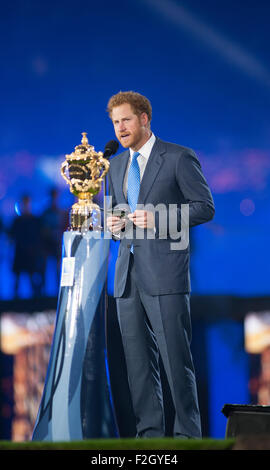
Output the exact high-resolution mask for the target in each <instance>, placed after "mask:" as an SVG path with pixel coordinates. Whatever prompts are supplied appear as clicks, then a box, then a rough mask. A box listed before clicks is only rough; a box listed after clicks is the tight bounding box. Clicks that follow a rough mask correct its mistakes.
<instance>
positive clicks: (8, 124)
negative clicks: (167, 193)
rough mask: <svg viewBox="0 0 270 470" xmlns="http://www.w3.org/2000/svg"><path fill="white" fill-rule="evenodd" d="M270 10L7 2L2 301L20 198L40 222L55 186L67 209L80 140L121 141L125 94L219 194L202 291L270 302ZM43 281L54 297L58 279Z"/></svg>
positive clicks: (205, 236) (199, 245)
mask: <svg viewBox="0 0 270 470" xmlns="http://www.w3.org/2000/svg"><path fill="white" fill-rule="evenodd" d="M269 14H270V5H269V2H268V1H267V0H261V1H259V2H255V1H254V0H245V1H238V2H235V1H232V0H226V1H225V0H220V1H218V2H216V1H214V0H204V1H203V2H201V1H199V0H183V1H180V0H166V1H164V0H125V1H124V0H115V1H114V2H111V1H108V0H99V1H98V2H91V1H89V0H77V1H76V2H74V1H69V0H66V1H63V0H62V1H61V0H53V1H52V0H48V1H46V2H43V1H36V0H25V1H23V0H14V1H13V2H11V3H10V2H2V4H1V15H0V37H1V43H2V44H3V47H2V48H1V126H0V162H1V165H0V217H1V219H2V220H1V229H2V232H1V241H2V243H1V244H0V246H1V248H0V263H1V265H0V279H1V282H0V298H1V299H4V300H6V299H11V298H12V297H13V276H12V272H11V265H12V260H13V253H14V252H13V243H12V241H11V240H10V238H8V236H7V232H8V229H9V227H10V225H11V223H12V221H13V219H14V218H16V217H17V215H18V214H19V213H20V210H21V205H20V201H21V197H22V195H23V194H24V193H29V194H30V196H31V198H32V210H33V212H34V213H35V214H41V213H42V211H43V210H44V209H45V208H46V206H47V204H48V200H49V199H48V198H49V191H50V189H51V188H52V187H56V188H58V190H59V205H60V206H61V207H62V208H63V209H65V210H66V209H67V208H69V207H70V205H71V204H72V202H73V197H72V195H71V194H70V193H69V190H68V188H67V186H66V184H65V182H64V181H63V180H62V178H61V176H60V165H61V162H62V161H63V160H64V158H65V154H66V153H70V152H72V151H73V149H74V147H75V145H78V144H79V143H80V141H81V132H84V131H85V132H87V133H88V138H89V142H90V143H91V144H92V145H94V147H95V149H96V150H97V151H99V150H101V151H102V150H103V148H104V145H105V144H106V142H107V141H108V140H110V139H112V138H114V132H113V128H112V125H111V122H110V119H109V118H108V116H107V113H106V106H107V102H108V99H109V97H110V96H111V95H112V94H115V93H117V92H118V91H119V90H122V91H124V90H135V91H138V92H140V93H142V94H145V95H146V96H147V97H148V98H149V99H150V100H151V102H152V106H153V121H152V129H153V131H154V133H155V134H156V135H158V136H159V137H160V138H162V139H164V140H168V141H172V142H176V143H179V144H181V145H184V146H187V147H191V148H193V149H194V150H195V151H196V152H197V154H198V156H199V158H200V161H201V163H202V167H203V171H204V173H205V175H206V177H207V180H208V182H209V185H210V187H211V189H212V192H213V196H214V200H215V205H216V216H215V218H214V220H213V221H211V222H210V223H208V224H206V225H203V226H200V227H196V228H195V229H193V230H192V249H193V255H192V290H193V293H194V294H197V295H200V294H207V295H212V294H214V295H218V294H222V295H238V296H248V297H249V296H265V295H269V293H270V281H269V279H270V263H269V232H270V211H269V207H270V189H269V181H270V114H269V104H270V58H269V40H270V30H269ZM120 150H121V149H120ZM116 249H117V244H113V245H112V250H111V263H110V272H109V291H110V292H111V291H112V278H113V271H114V259H115V255H116ZM23 282H24V284H23V287H21V291H20V295H21V296H28V295H29V294H28V292H29V284H27V281H26V280H25V281H23ZM46 286H47V287H46V289H47V291H46V292H47V294H48V295H56V294H57V292H58V284H57V281H56V280H55V279H54V278H53V277H52V276H48V277H47V284H46ZM237 331H238V330H237ZM236 333H237V332H236ZM214 334H215V332H214V330H213V331H212V332H211V335H210V339H211V340H209V341H210V344H211V345H215V351H216V347H217V348H218V345H219V344H220V342H219V341H217V343H216V342H215V341H216V340H214V339H213V335H214ZM220 354H221V357H223V350H222V347H221V351H220ZM225 355H226V354H225ZM240 362H241V361H240ZM236 375H237V373H236ZM236 386H237V385H236ZM240 389H241V387H240ZM243 399H246V396H245V395H243Z"/></svg>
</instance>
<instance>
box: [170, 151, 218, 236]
mask: <svg viewBox="0 0 270 470" xmlns="http://www.w3.org/2000/svg"><path fill="white" fill-rule="evenodd" d="M176 179H177V183H178V185H179V188H180V190H181V192H182V194H183V195H184V198H185V200H186V203H187V204H188V205H189V226H190V227H194V226H195V225H199V224H203V223H205V222H208V221H210V220H212V219H213V217H214V215H215V205H214V201H213V197H212V194H211V191H210V189H209V186H208V184H207V182H206V179H205V177H204V174H203V172H202V168H201V164H200V162H199V160H198V158H197V156H196V154H195V153H194V152H193V151H192V150H189V151H187V152H184V153H183V155H182V157H181V158H179V159H178V161H177V166H176ZM177 210H178V218H179V216H180V215H181V208H178V209H177Z"/></svg>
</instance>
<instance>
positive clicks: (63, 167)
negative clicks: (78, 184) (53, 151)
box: [61, 161, 71, 187]
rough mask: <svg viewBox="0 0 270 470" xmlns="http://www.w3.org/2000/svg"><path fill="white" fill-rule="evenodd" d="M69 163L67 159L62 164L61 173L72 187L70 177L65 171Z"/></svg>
mask: <svg viewBox="0 0 270 470" xmlns="http://www.w3.org/2000/svg"><path fill="white" fill-rule="evenodd" d="M67 165H68V162H67V161H65V162H63V163H62V165H61V175H62V176H63V178H64V180H65V181H66V183H67V184H68V185H69V187H71V181H70V180H69V179H68V177H67V176H66V173H65V167H66V166H67Z"/></svg>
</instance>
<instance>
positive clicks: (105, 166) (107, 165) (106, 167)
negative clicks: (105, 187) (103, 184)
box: [100, 158, 110, 180]
mask: <svg viewBox="0 0 270 470" xmlns="http://www.w3.org/2000/svg"><path fill="white" fill-rule="evenodd" d="M102 165H103V172H102V174H101V175H100V180H102V179H103V178H104V177H105V176H106V175H107V173H108V171H109V168H110V162H109V161H108V160H106V159H105V158H104V159H102Z"/></svg>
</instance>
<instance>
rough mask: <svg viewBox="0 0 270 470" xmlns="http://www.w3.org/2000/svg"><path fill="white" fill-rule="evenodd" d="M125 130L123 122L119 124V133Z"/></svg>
mask: <svg viewBox="0 0 270 470" xmlns="http://www.w3.org/2000/svg"><path fill="white" fill-rule="evenodd" d="M125 129H126V125H125V122H124V121H122V122H119V131H124V130H125Z"/></svg>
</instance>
